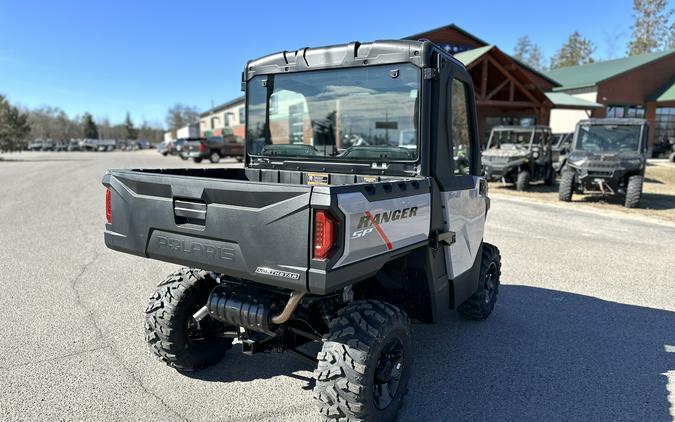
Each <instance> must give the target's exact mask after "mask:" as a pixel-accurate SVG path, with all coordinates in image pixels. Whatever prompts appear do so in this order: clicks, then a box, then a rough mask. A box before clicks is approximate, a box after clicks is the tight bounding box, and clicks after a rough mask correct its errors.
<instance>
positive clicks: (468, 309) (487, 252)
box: [457, 243, 502, 320]
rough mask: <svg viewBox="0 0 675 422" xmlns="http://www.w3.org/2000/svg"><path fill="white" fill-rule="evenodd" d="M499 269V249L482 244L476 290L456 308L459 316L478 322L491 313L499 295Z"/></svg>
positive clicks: (500, 265)
mask: <svg viewBox="0 0 675 422" xmlns="http://www.w3.org/2000/svg"><path fill="white" fill-rule="evenodd" d="M501 269H502V263H501V256H500V255H499V249H497V247H496V246H494V245H491V244H489V243H483V254H482V255H481V261H480V279H479V284H478V290H477V291H476V293H474V294H473V296H471V297H470V298H469V299H467V301H466V302H464V303H462V304H461V305H459V306H458V307H457V312H459V313H460V315H462V316H463V317H464V318H466V319H475V320H479V319H485V318H487V317H488V316H489V315H490V314H491V313H492V310H493V309H494V307H495V303H496V302H497V293H499V277H500V275H501Z"/></svg>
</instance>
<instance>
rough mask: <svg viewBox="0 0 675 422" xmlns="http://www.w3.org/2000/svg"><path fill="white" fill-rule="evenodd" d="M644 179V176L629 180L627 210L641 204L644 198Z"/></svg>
mask: <svg viewBox="0 0 675 422" xmlns="http://www.w3.org/2000/svg"><path fill="white" fill-rule="evenodd" d="M643 181H644V178H643V177H642V176H637V175H636V176H631V177H629V178H628V186H627V187H626V202H625V204H624V205H625V207H626V208H635V207H637V206H638V205H639V204H640V198H641V197H642V183H643Z"/></svg>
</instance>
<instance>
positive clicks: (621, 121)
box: [577, 117, 647, 126]
mask: <svg viewBox="0 0 675 422" xmlns="http://www.w3.org/2000/svg"><path fill="white" fill-rule="evenodd" d="M577 124H579V125H627V126H639V125H646V124H647V120H645V119H637V118H615V117H612V118H606V119H586V120H580V121H579V123H577Z"/></svg>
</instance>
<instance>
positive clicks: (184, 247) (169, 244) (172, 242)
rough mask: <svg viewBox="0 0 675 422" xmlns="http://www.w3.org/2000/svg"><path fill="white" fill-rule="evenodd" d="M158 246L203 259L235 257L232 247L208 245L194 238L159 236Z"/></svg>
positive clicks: (230, 258)
mask: <svg viewBox="0 0 675 422" xmlns="http://www.w3.org/2000/svg"><path fill="white" fill-rule="evenodd" d="M157 246H158V247H159V248H160V249H169V250H171V251H173V252H180V253H183V254H185V255H191V256H196V257H199V258H203V259H204V258H205V259H222V260H225V261H232V260H233V259H234V253H233V252H234V250H233V249H232V248H227V247H220V246H214V245H208V244H205V243H199V242H196V241H194V240H183V239H174V238H171V237H168V236H157Z"/></svg>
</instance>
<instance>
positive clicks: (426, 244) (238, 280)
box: [103, 41, 500, 421]
mask: <svg viewBox="0 0 675 422" xmlns="http://www.w3.org/2000/svg"><path fill="white" fill-rule="evenodd" d="M242 89H243V90H244V91H245V92H246V117H247V122H246V128H247V132H246V155H245V166H244V168H242V169H235V168H231V169H223V168H208V169H165V170H161V169H157V170H151V169H139V170H110V171H108V172H106V174H105V176H104V177H103V185H104V186H105V187H106V189H107V190H106V199H107V201H106V218H107V224H106V226H105V228H106V229H105V242H106V245H107V246H108V247H109V248H112V249H115V250H118V251H122V252H126V253H131V254H135V255H138V256H142V257H147V258H153V259H158V260H162V261H167V262H172V263H177V264H181V265H185V266H186V267H188V268H185V269H181V270H178V271H176V272H174V273H173V274H171V275H169V276H168V278H167V279H166V280H165V281H163V282H161V283H160V284H159V286H158V288H157V290H156V292H155V293H154V294H153V295H152V297H151V298H150V303H149V305H148V307H147V309H146V319H145V332H146V339H147V342H148V343H149V344H150V346H151V348H152V350H153V352H154V353H155V354H156V355H157V356H158V357H159V358H160V359H161V360H163V361H164V362H166V363H167V364H169V365H170V366H172V367H174V368H176V369H178V370H181V371H191V370H196V369H199V368H204V367H206V366H208V365H211V364H214V363H215V362H217V361H218V360H219V359H221V357H222V356H223V354H224V353H225V351H226V350H227V349H230V348H231V347H232V345H233V341H234V342H235V344H241V346H240V347H241V348H242V350H243V351H244V353H249V354H252V353H258V352H266V351H286V352H290V353H292V354H294V355H296V356H299V357H301V358H304V359H305V360H307V361H309V362H311V363H312V364H313V365H316V368H317V369H316V372H315V375H316V386H315V388H314V392H315V397H316V399H317V401H318V403H319V407H320V412H321V415H322V417H323V419H324V420H331V421H337V420H340V421H343V420H351V421H357V420H358V421H391V420H394V419H395V417H396V414H397V412H398V409H399V408H400V406H401V400H402V397H403V395H404V394H405V393H406V391H407V387H408V380H409V378H410V376H411V369H412V359H413V347H412V340H411V332H410V323H411V320H416V321H419V322H426V323H433V322H436V321H437V320H438V319H439V318H440V316H441V315H443V313H444V312H446V310H447V309H451V308H452V309H456V310H457V311H458V312H459V313H460V314H461V315H463V316H464V317H466V318H468V319H475V320H480V319H483V318H486V317H487V316H488V315H490V313H491V312H492V310H493V307H494V306H495V301H496V299H497V292H498V289H499V277H500V255H499V251H498V249H497V248H496V247H495V246H493V245H490V244H487V243H484V242H483V229H484V223H485V218H486V214H487V211H488V209H489V200H488V198H487V183H486V181H485V179H483V178H481V177H480V176H479V175H480V170H481V167H480V145H479V142H478V137H477V131H476V115H475V108H474V94H473V83H472V80H471V77H470V76H469V74H468V72H467V71H466V69H465V68H464V66H463V65H462V64H461V63H460V62H458V61H457V60H456V59H454V58H453V57H452V56H450V55H449V54H447V53H446V52H445V51H444V50H443V49H442V48H439V47H437V46H435V45H434V44H432V43H430V42H428V41H424V42H417V41H376V42H373V43H367V44H365V43H364V44H360V43H350V44H343V45H336V46H330V47H323V48H304V49H302V50H298V51H284V52H280V53H277V54H272V55H269V56H266V57H263V58H260V59H257V60H253V61H250V62H249V63H247V65H246V68H245V71H244V73H243V75H242ZM401 133H404V135H403V136H404V138H405V139H406V144H405V146H401V142H400V139H401V137H402V135H401ZM355 139H356V140H358V142H357V141H353V142H352V141H349V140H355ZM409 139H413V140H414V142H412V143H411V142H408V140H409ZM347 141H349V142H347ZM453 157H461V160H460V159H457V161H456V160H455V159H453ZM458 161H461V163H458ZM309 342H318V343H320V344H321V351H320V352H319V353H318V354H317V355H315V356H311V355H310V354H309V353H308V352H307V351H306V349H307V347H304V348H301V346H303V345H304V344H306V343H309Z"/></svg>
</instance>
